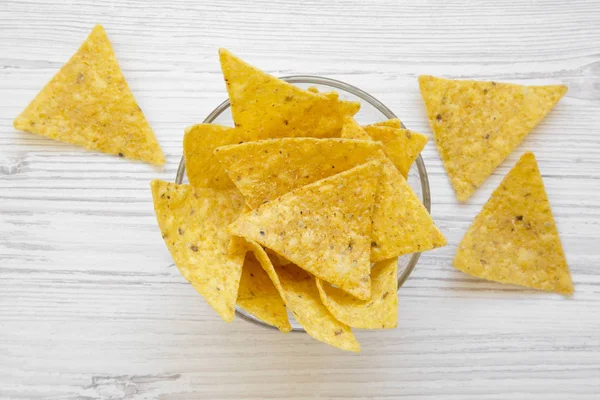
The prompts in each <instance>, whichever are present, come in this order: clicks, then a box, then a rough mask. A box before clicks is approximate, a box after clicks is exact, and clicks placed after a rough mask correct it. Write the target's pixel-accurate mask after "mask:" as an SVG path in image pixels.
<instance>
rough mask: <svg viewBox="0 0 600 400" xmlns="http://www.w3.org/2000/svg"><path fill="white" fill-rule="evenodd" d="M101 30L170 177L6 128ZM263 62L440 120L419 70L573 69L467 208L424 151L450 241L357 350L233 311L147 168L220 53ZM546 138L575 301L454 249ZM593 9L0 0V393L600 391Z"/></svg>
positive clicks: (598, 141) (172, 156)
mask: <svg viewBox="0 0 600 400" xmlns="http://www.w3.org/2000/svg"><path fill="white" fill-rule="evenodd" d="M96 23H102V24H103V25H104V26H105V28H106V30H107V32H108V34H109V36H110V38H111V40H112V42H113V44H114V47H115V50H116V53H117V57H118V59H119V61H120V64H121V66H122V68H123V71H124V73H125V76H126V77H127V79H128V80H129V83H130V86H131V87H132V89H133V91H134V93H135V95H136V97H137V99H138V100H139V103H140V105H141V107H142V108H143V110H144V111H145V113H146V116H147V118H148V119H149V121H150V123H151V125H152V126H153V128H154V129H155V131H156V134H157V136H158V139H159V141H160V143H161V145H162V147H163V149H164V151H165V153H166V156H167V165H166V168H165V169H164V170H162V171H161V170H157V169H153V168H152V167H150V166H148V165H145V164H141V163H133V162H129V161H126V160H123V159H118V158H116V157H110V156H106V155H103V154H96V153H91V152H86V151H84V150H81V149H79V148H76V147H73V146H69V145H62V144H60V143H55V142H52V141H50V140H47V139H44V138H41V137H36V136H34V135H30V134H25V133H21V132H17V131H16V130H14V129H13V128H12V120H13V118H14V117H15V116H16V115H17V114H18V113H19V112H20V111H21V110H22V109H23V108H24V107H25V106H26V105H27V103H28V102H29V101H30V100H31V99H32V98H33V97H34V95H35V94H36V93H37V91H38V90H39V89H40V88H41V87H42V86H43V85H44V84H45V83H46V82H47V80H48V79H50V77H51V76H52V75H53V74H54V73H55V72H56V71H57V70H58V68H60V66H61V65H62V64H63V63H64V62H65V61H66V60H67V59H68V58H69V57H70V56H71V54H72V53H73V52H74V51H75V50H76V49H77V47H78V46H79V44H80V43H81V42H82V41H83V40H84V39H85V37H86V36H87V34H88V32H89V30H90V29H91V28H92V27H93V25H94V24H96ZM219 46H222V47H226V48H228V49H230V50H232V51H233V52H235V53H236V54H239V55H240V56H242V57H243V58H246V59H247V60H248V61H250V62H252V63H254V64H256V65H258V66H260V67H262V68H264V69H266V70H267V71H269V72H272V73H275V74H280V75H289V74H298V73H310V74H319V75H324V76H328V77H333V78H337V79H341V80H344V81H347V82H349V83H351V84H354V85H356V86H358V87H360V88H362V89H365V90H366V91H368V92H371V93H372V94H374V95H375V96H376V97H378V98H379V99H380V100H382V101H383V102H384V103H385V104H387V105H388V106H390V108H392V109H393V110H394V111H395V112H396V113H397V114H398V115H399V116H400V117H401V118H402V120H403V121H404V122H405V124H406V125H407V126H408V127H409V128H412V129H414V130H416V131H420V132H423V133H426V134H428V135H431V131H430V129H429V127H428V125H427V121H426V119H425V113H424V109H423V106H422V103H421V98H420V96H419V93H418V86H417V79H416V78H417V76H418V75H419V74H424V73H427V74H437V75H443V76H447V77H452V78H474V79H494V80H506V81H511V82H523V83H529V84H533V83H546V82H549V83H553V82H563V83H565V84H567V85H569V92H568V93H567V95H566V96H565V98H563V100H562V101H561V102H560V104H559V105H558V106H557V107H556V109H555V110H554V111H553V112H552V113H551V115H550V116H549V117H548V118H547V119H546V120H545V121H544V122H543V123H542V124H541V125H540V126H539V127H538V128H537V129H536V130H535V131H534V132H533V133H532V134H531V135H530V137H528V138H527V139H526V140H525V142H524V143H523V144H522V145H521V146H520V147H519V148H518V149H517V150H516V151H515V152H514V154H512V155H511V156H510V157H509V159H508V160H507V161H506V162H505V163H504V164H502V166H501V167H500V168H499V169H498V170H497V171H496V172H495V173H494V175H493V176H492V177H491V178H490V179H489V180H488V181H487V182H486V184H485V185H484V186H483V187H482V188H481V189H480V190H478V191H477V193H476V195H475V196H474V197H473V198H472V199H471V200H470V201H469V203H468V204H466V205H458V204H457V201H456V200H455V197H454V195H453V192H452V191H451V188H450V185H449V183H448V180H447V178H446V176H445V174H444V171H443V169H442V166H441V162H440V160H439V158H438V155H437V152H436V150H435V146H434V144H433V143H432V142H430V143H429V144H428V145H427V147H426V149H425V151H424V153H423V157H424V160H425V163H426V165H427V168H428V171H429V179H430V182H431V189H432V196H433V215H434V217H435V219H436V221H437V222H438V224H439V226H440V227H441V229H442V230H443V231H444V233H445V234H446V235H447V238H448V243H449V244H448V246H447V247H445V248H443V249H440V250H437V251H434V252H430V253H427V254H425V255H423V256H422V257H421V260H420V262H419V264H418V266H417V268H416V270H415V272H414V273H413V275H412V276H411V277H410V279H409V280H408V282H407V283H406V285H405V287H403V288H402V289H401V290H400V292H399V296H400V326H399V328H398V329H396V330H393V331H385V332H359V333H358V338H359V340H360V341H361V343H362V345H363V351H362V353H361V354H360V355H355V354H347V353H344V352H341V351H338V350H336V349H333V348H329V347H327V346H325V345H322V344H320V343H318V342H316V341H314V340H312V339H310V338H309V337H307V336H306V335H302V334H289V335H283V334H279V333H277V332H272V331H269V330H264V329H261V328H258V327H256V326H254V325H251V324H249V323H247V322H244V321H242V320H236V321H235V322H233V323H232V324H231V325H227V324H225V323H223V322H222V321H221V320H219V318H218V317H217V316H216V314H215V313H214V312H213V311H212V310H210V309H209V307H208V306H207V305H206V304H205V303H204V301H203V299H202V298H201V297H200V296H199V295H197V294H196V293H195V292H194V290H193V289H192V287H191V286H190V285H188V284H187V283H186V282H185V281H184V279H183V278H182V277H181V276H180V275H179V273H178V272H177V270H176V268H175V267H174V266H173V264H172V261H171V258H170V256H169V254H168V252H167V250H166V248H165V246H164V244H163V243H162V239H161V237H160V234H159V231H158V229H157V227H156V222H155V219H154V215H153V211H152V202H151V196H150V190H149V186H148V184H149V181H150V180H151V179H152V178H163V179H168V180H173V179H174V177H175V171H176V168H177V163H178V162H179V158H180V155H181V140H182V135H183V128H184V127H185V126H187V125H190V124H193V123H196V122H199V121H201V120H202V119H203V118H204V117H205V116H206V115H207V114H208V113H209V112H210V111H211V110H212V108H214V106H215V105H217V104H218V103H220V102H221V101H222V100H223V99H224V98H225V88H224V85H223V82H222V78H221V76H220V71H219V65H218V60H217V53H216V51H217V48H218V47H219ZM525 150H533V151H535V153H536V155H537V157H538V160H539V164H540V168H541V171H542V173H543V177H544V180H545V182H546V185H547V190H548V194H549V197H550V201H551V203H552V206H553V210H554V214H555V216H556V220H557V224H558V227H559V231H560V233H561V235H562V239H563V243H564V247H565V251H566V254H567V258H568V261H569V264H570V267H571V272H572V275H573V279H574V281H575V289H576V292H575V295H574V296H573V297H572V298H571V299H565V298H562V297H561V296H558V295H553V294H546V293H539V292H534V291H530V290H524V289H520V288H518V287H512V286H503V285H499V284H494V283H488V282H484V281H480V280H477V279H474V278H471V277H468V276H466V275H463V274H462V273H460V272H458V271H456V270H454V269H453V268H452V266H451V260H452V257H453V255H454V252H455V250H456V246H457V244H458V242H459V240H460V238H461V237H462V234H463V233H464V232H465V230H466V229H467V227H468V225H469V223H470V221H471V220H472V218H473V217H474V216H475V214H476V213H477V212H478V210H479V209H480V207H481V206H482V204H483V203H484V202H485V200H486V199H487V197H488V196H489V194H490V193H491V191H492V190H493V189H494V188H495V187H496V185H497V184H498V183H499V181H500V180H501V178H502V177H503V176H504V175H505V174H506V173H507V172H508V170H509V169H510V167H511V166H512V165H513V164H514V163H515V162H516V160H517V159H518V157H519V155H520V154H522V153H523V152H524V151H525ZM599 234H600V3H599V2H598V1H579V0H573V1H562V0H560V1H535V2H513V1H509V0H497V1H491V2H486V1H471V2H460V3H455V4H451V3H449V2H440V3H436V2H430V1H424V2H418V3H417V2H415V3H414V4H408V3H405V2H399V1H398V2H397V1H391V0H390V1H373V2H364V3H363V2H358V1H348V2H344V1H340V0H336V1H324V2H322V3H320V2H317V1H296V0H271V1H243V0H238V1H220V0H210V1H204V2H202V1H192V0H188V1H141V0H139V1H125V0H121V1H111V0H107V1H93V0H88V1H64V2H59V1H53V2H43V1H41V0H24V1H14V0H2V1H0V398H2V399H12V398H14V399H68V400H71V399H80V400H96V399H107V400H108V399H131V400H138V399H156V398H160V399H164V400H167V399H169V400H174V399H217V398H219V399H305V398H306V399H308V398H323V399H324V398H333V399H346V398H348V399H350V398H351V399H400V398H409V399H411V398H414V399H460V400H464V399H477V400H480V399H508V398H510V399H520V398H527V399H598V398H600V265H599V264H600V239H599Z"/></svg>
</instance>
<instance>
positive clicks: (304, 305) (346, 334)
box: [248, 240, 360, 353]
mask: <svg viewBox="0 0 600 400" xmlns="http://www.w3.org/2000/svg"><path fill="white" fill-rule="evenodd" d="M248 244H249V245H250V247H251V249H252V251H253V252H254V254H255V256H256V258H257V259H258V261H259V262H260V263H261V265H262V267H263V268H264V270H265V271H266V272H267V274H268V275H269V277H270V278H271V280H272V282H273V283H274V285H275V287H276V288H277V289H278V290H279V293H280V294H281V297H282V298H283V300H284V302H285V305H286V306H287V308H288V309H289V310H290V311H291V312H292V314H293V315H294V318H296V321H298V323H299V324H300V325H302V326H303V327H304V329H305V330H306V333H308V334H309V335H310V336H312V337H313V338H315V339H317V340H319V341H321V342H324V343H327V344H329V345H331V346H334V347H337V348H339V349H342V350H346V351H354V352H357V353H358V352H359V351H360V344H359V343H358V341H357V340H356V338H355V337H354V335H353V334H352V330H351V329H350V327H349V326H348V325H346V324H343V323H341V322H340V321H338V320H336V319H335V317H334V316H333V315H332V314H331V313H330V312H329V311H328V310H327V308H325V306H324V305H323V303H322V302H321V299H320V298H319V292H318V290H317V287H316V284H315V278H314V277H312V276H311V275H310V274H308V273H306V272H305V271H304V270H302V269H300V268H298V267H297V266H295V265H292V264H290V265H286V266H282V267H274V266H273V264H272V263H271V260H270V259H269V257H268V256H267V253H265V251H264V249H263V248H262V247H261V246H260V245H259V244H258V243H256V242H254V241H252V240H249V241H248Z"/></svg>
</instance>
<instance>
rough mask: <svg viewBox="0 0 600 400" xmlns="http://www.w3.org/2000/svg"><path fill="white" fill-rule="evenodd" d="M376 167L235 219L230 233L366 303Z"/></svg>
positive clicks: (366, 166) (360, 169)
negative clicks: (276, 254) (275, 254)
mask: <svg viewBox="0 0 600 400" xmlns="http://www.w3.org/2000/svg"><path fill="white" fill-rule="evenodd" d="M380 173H381V162H380V161H371V162H369V163H366V164H363V165H360V166H358V167H354V168H352V169H350V170H348V171H345V172H342V173H340V174H337V175H333V176H330V177H329V178H325V179H322V180H320V181H317V182H314V183H311V184H310V185H306V186H302V187H300V188H297V189H295V190H293V191H291V192H288V193H286V194H284V195H283V196H281V197H279V198H277V199H275V200H273V201H271V202H269V203H266V204H263V205H262V206H260V207H259V208H257V209H256V210H254V211H252V212H250V213H247V214H244V215H242V216H240V218H238V219H237V220H236V221H235V222H233V223H232V224H231V225H230V226H229V228H230V231H231V233H233V234H235V235H238V236H243V237H245V238H249V239H252V240H255V241H257V242H258V243H260V244H261V245H263V246H265V247H268V248H269V249H271V250H273V251H275V252H277V253H279V254H281V255H282V256H283V257H285V258H286V259H288V260H290V261H291V262H293V263H294V264H296V265H298V266H299V267H301V268H303V269H305V270H306V271H308V272H310V273H312V274H313V275H315V276H317V277H318V278H321V279H323V280H325V281H327V282H330V283H332V284H334V285H336V286H338V287H339V288H341V289H343V290H345V291H347V292H348V293H350V294H352V295H354V296H356V297H358V298H360V299H363V300H366V299H368V298H369V296H370V292H371V279H370V275H369V271H370V267H371V266H370V261H369V255H370V247H371V237H370V234H371V211H372V208H373V203H374V200H375V194H376V188H377V183H378V180H379V175H380Z"/></svg>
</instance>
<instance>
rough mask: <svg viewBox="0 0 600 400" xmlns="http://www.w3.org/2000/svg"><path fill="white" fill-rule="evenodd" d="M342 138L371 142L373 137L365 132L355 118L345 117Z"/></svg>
mask: <svg viewBox="0 0 600 400" xmlns="http://www.w3.org/2000/svg"><path fill="white" fill-rule="evenodd" d="M342 137H343V138H347V139H361V140H371V136H369V134H368V133H367V131H365V130H364V129H363V128H362V127H361V126H360V125H359V124H358V122H356V120H355V119H354V118H353V117H349V116H347V117H344V124H343V125H342Z"/></svg>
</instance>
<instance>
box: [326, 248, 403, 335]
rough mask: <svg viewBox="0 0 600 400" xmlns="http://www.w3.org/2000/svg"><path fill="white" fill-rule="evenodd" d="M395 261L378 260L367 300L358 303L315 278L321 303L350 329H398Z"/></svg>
mask: <svg viewBox="0 0 600 400" xmlns="http://www.w3.org/2000/svg"><path fill="white" fill-rule="evenodd" d="M397 275H398V259H397V258H392V259H391V260H385V261H380V262H378V263H376V264H375V265H374V266H373V268H372V269H371V282H372V289H371V298H370V299H369V300H358V299H357V298H355V297H352V296H350V295H349V294H348V293H346V292H344V291H343V290H340V289H338V288H335V287H333V286H331V285H330V284H328V283H327V282H323V281H321V280H320V279H317V288H318V289H319V295H320V296H321V300H322V301H323V304H324V305H325V307H327V309H328V310H329V311H330V312H331V313H332V314H333V316H334V317H335V318H336V319H337V320H339V321H341V322H343V323H345V324H347V325H349V326H351V327H353V328H362V329H389V328H395V327H396V326H398V295H397V291H398V276H397Z"/></svg>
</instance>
